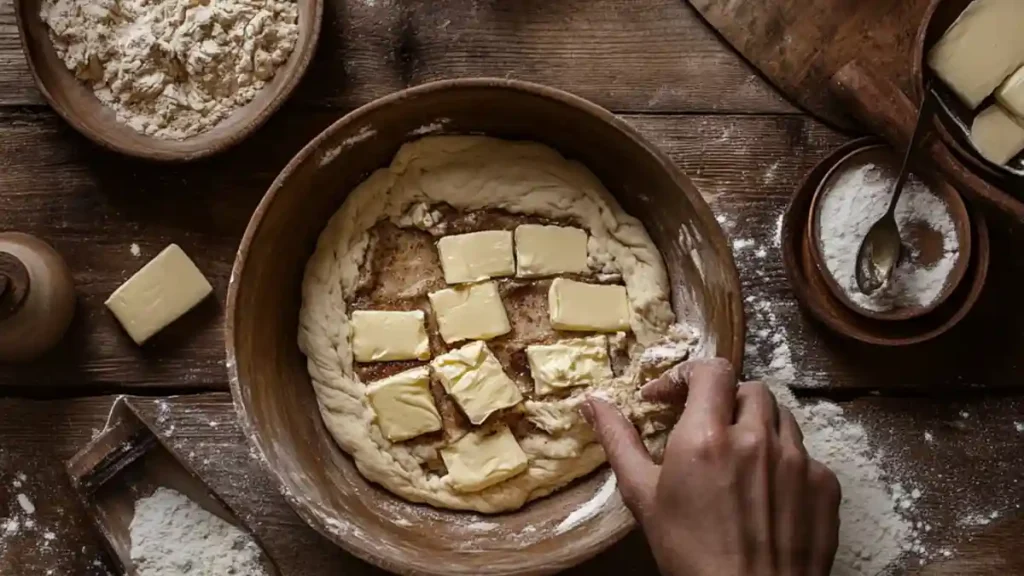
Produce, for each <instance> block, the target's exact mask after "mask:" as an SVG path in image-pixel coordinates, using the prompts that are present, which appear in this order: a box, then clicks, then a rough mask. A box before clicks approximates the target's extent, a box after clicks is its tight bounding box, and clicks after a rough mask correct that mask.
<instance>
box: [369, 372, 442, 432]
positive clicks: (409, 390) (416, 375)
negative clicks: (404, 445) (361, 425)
mask: <svg viewBox="0 0 1024 576" xmlns="http://www.w3.org/2000/svg"><path fill="white" fill-rule="evenodd" d="M366 397H367V399H368V400H369V401H370V406H372V407H373V411H374V412H375V413H376V414H377V425H378V426H380V429H381V432H383V433H384V436H386V437H387V439H388V440H390V441H392V442H401V441H403V440H408V439H410V438H415V437H416V436H419V435H420V434H426V433H427V432H436V431H438V430H440V429H441V415H440V414H438V412H437V407H436V406H434V396H433V395H432V394H431V393H430V368H428V367H427V366H420V367H419V368H413V369H412V370H406V371H405V372H400V373H398V374H395V375H394V376H391V377H389V378H385V379H383V380H378V381H377V382H374V383H373V384H370V385H369V386H367V387H366Z"/></svg>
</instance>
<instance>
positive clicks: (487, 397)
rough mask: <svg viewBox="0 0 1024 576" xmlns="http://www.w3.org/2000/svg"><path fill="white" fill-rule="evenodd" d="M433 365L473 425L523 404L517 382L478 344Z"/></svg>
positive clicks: (435, 361) (467, 345) (482, 345)
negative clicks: (502, 410) (495, 413)
mask: <svg viewBox="0 0 1024 576" xmlns="http://www.w3.org/2000/svg"><path fill="white" fill-rule="evenodd" d="M431 365H432V366H433V367H434V371H435V372H436V373H437V375H438V378H440V380H441V384H442V385H444V389H445V391H447V392H448V394H450V395H451V397H452V398H454V399H455V403H456V404H458V405H459V407H460V408H462V411H463V412H465V413H466V416H467V417H468V418H469V421H470V422H472V423H473V424H482V423H483V422H484V420H487V417H488V416H490V415H491V414H493V413H494V412H497V411H498V410H501V409H504V408H510V407H512V406H515V405H516V404H518V403H520V402H521V401H522V400H523V395H522V394H521V393H520V392H519V388H517V387H516V384H515V382H513V381H512V379H511V378H509V377H508V376H507V375H506V374H505V371H504V370H502V368H501V363H500V362H498V359H497V358H495V357H494V354H491V351H490V350H489V349H488V348H487V345H486V344H484V343H483V342H481V341H479V340H477V341H476V342H471V343H469V344H466V345H465V346H463V347H462V348H459V349H458V350H452V351H451V352H448V353H447V354H442V355H440V356H438V357H437V358H434V361H433V362H431Z"/></svg>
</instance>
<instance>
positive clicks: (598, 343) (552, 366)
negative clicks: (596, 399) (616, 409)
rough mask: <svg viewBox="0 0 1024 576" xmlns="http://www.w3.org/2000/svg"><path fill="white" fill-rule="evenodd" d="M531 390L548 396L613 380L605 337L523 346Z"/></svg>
mask: <svg viewBox="0 0 1024 576" xmlns="http://www.w3.org/2000/svg"><path fill="white" fill-rule="evenodd" d="M526 359H527V360H528V361H529V363H530V374H531V375H532V376H533V384H534V390H536V392H537V394H550V393H551V392H554V391H556V390H560V389H565V388H571V387H573V386H590V385H593V384H600V383H602V382H607V381H609V380H611V379H612V378H614V377H615V375H614V374H613V373H612V364H611V360H610V359H609V358H608V338H607V337H606V336H591V337H588V338H573V339H570V340H562V341H561V342H556V343H554V344H544V345H535V346H527V347H526Z"/></svg>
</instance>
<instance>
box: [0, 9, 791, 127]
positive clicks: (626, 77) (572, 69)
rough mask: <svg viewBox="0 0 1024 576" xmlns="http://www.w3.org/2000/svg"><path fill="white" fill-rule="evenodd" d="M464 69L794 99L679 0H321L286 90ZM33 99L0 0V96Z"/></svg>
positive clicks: (622, 104)
mask: <svg viewBox="0 0 1024 576" xmlns="http://www.w3.org/2000/svg"><path fill="white" fill-rule="evenodd" d="M469 76H499V77H510V78H519V79H523V80H530V81H533V82H540V83H542V84H549V85H551V86H556V87H558V88H563V89H565V90H568V91H570V92H575V93H577V94H579V95H581V96H583V97H585V98H589V99H592V100H593V101H595V102H597V103H599V104H601V105H603V106H605V107H608V108H610V109H612V110H615V111H621V112H624V111H636V112H644V111H658V112H670V111H671V112H706V111H716V112H736V111H742V112H747V113H749V112H791V111H793V108H792V106H791V105H790V104H788V103H787V102H786V101H785V100H784V99H783V98H782V97H780V96H779V95H778V94H777V93H776V92H775V91H774V90H773V89H772V88H771V87H770V86H769V85H768V84H767V83H766V82H764V81H763V80H762V79H761V78H760V77H759V76H758V75H757V74H756V73H755V72H754V71H753V70H752V69H751V68H750V67H749V66H747V65H746V63H745V62H744V61H743V60H742V59H741V58H739V57H738V56H737V55H736V54H735V53H733V52H732V51H731V50H730V49H729V48H728V47H727V46H726V45H725V44H724V43H723V42H721V41H720V40H719V39H718V38H716V37H715V35H714V33H713V32H712V31H710V30H709V29H708V28H707V27H706V26H705V25H704V23H703V22H702V21H701V19H700V17H699V16H697V14H696V13H695V12H693V10H691V9H690V7H689V6H687V5H685V3H683V2H680V1H679V0H659V1H657V2H643V3H638V2H633V1H630V0H566V1H560V2H529V3H523V2H493V1H480V0H447V1H445V2H386V1H378V2H363V1H359V0H328V2H327V3H326V7H325V12H324V20H323V30H322V33H321V41H320V46H319V50H318V54H317V56H316V59H315V60H314V62H313V65H312V66H311V67H310V69H309V72H308V74H307V77H306V80H305V81H304V82H303V84H302V85H301V88H300V90H299V92H298V94H297V95H296V99H297V100H298V101H300V102H303V103H306V104H316V105H320V106H332V107H340V108H344V109H350V108H354V107H356V106H359V105H362V104H365V103H367V102H369V101H370V100H373V99H374V98H378V97H380V96H384V95H385V94H388V93H390V92H393V91H395V90H399V89H401V88H405V87H408V86H412V85H415V84H421V83H423V82H428V81H431V80H439V79H442V78H460V77H469ZM43 103H45V102H44V100H43V99H42V96H41V95H40V94H39V92H38V91H37V90H36V89H35V87H34V84H33V82H32V78H31V75H30V74H29V71H28V67H27V65H26V63H25V61H24V58H23V56H22V53H21V45H20V43H19V40H18V32H17V27H16V25H15V21H14V14H13V8H12V3H11V0H0V105H13V106H22V105H30V104H43Z"/></svg>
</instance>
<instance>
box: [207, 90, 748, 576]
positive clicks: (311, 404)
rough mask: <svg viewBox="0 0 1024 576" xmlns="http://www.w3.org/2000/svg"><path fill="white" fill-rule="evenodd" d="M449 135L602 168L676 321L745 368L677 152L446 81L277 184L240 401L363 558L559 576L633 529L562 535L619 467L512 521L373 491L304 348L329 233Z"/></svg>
mask: <svg viewBox="0 0 1024 576" xmlns="http://www.w3.org/2000/svg"><path fill="white" fill-rule="evenodd" d="M441 126H443V129H442V130H441V131H443V132H447V133H455V134H467V133H473V134H486V135H490V136H495V137H500V138H507V139H526V140H532V141H537V142H542V143H544V144H547V145H549V146H552V147H553V148H555V149H556V150H558V151H560V152H561V153H562V154H564V155H565V156H566V157H568V158H572V159H575V160H578V161H580V162H582V163H583V164H584V165H585V166H587V167H589V168H590V169H591V170H593V171H594V173H595V174H596V175H597V176H598V177H599V178H600V179H601V180H602V181H603V182H604V184H605V185H606V186H607V188H608V189H609V190H610V191H611V192H612V193H613V194H614V195H615V197H616V199H617V200H618V202H619V203H620V204H621V205H622V207H623V208H624V209H625V210H626V211H627V212H629V213H630V214H632V215H633V216H636V217H637V218H639V219H640V220H641V221H642V222H643V223H644V224H645V225H646V227H647V230H648V232H649V233H650V235H651V237H652V238H653V239H654V242H655V243H656V244H657V246H658V248H659V250H660V251H661V253H662V255H663V256H664V258H665V263H666V267H667V269H668V272H669V275H670V277H671V280H672V283H671V285H672V290H673V304H674V306H675V308H676V310H681V311H684V315H685V316H687V317H689V319H690V320H691V321H692V322H695V323H696V326H698V327H699V328H700V329H701V330H703V331H704V333H705V334H706V338H704V339H703V346H702V349H701V351H700V352H699V353H698V354H700V355H709V356H710V355H717V356H722V357H725V358H728V359H730V360H732V361H733V362H734V363H735V364H737V366H738V365H739V363H740V361H741V360H742V356H743V338H744V335H743V332H744V330H743V305H742V300H741V297H740V284H739V278H738V275H737V272H736V268H735V265H734V263H733V259H732V251H731V250H730V247H729V243H728V241H727V240H726V238H725V235H724V234H723V232H722V230H721V229H720V228H719V226H718V225H717V222H716V221H715V218H714V216H713V214H712V212H711V210H710V209H709V208H708V206H707V204H706V203H705V202H704V200H703V199H702V197H701V195H700V193H699V192H697V189H696V188H695V187H694V186H693V184H692V183H691V182H690V181H689V180H688V179H687V178H686V176H685V175H684V174H683V173H682V172H681V171H680V170H679V169H678V168H677V167H676V166H675V165H674V164H673V163H672V161H671V160H670V159H669V158H668V157H667V156H666V155H665V154H664V153H662V152H660V151H659V150H658V149H657V148H655V147H654V146H652V145H651V144H650V143H648V142H647V141H645V140H644V139H643V138H642V137H641V136H640V135H639V134H638V133H637V132H636V131H635V130H634V129H633V128H631V127H630V126H629V125H628V124H626V123H625V122H624V121H622V120H620V119H618V118H616V117H615V116H614V115H613V114H611V113H610V112H608V111H607V110H604V109H603V108H600V107H598V106H596V105H594V104H591V103H589V102H587V101H585V100H582V99H580V98H577V97H575V96H572V95H570V94H567V93H565V92H562V91H559V90H555V89H552V88H547V87H543V86H538V85H535V84H527V83H524V82H517V81H511V80H500V79H466V80H447V81H442V82H435V83H431V84H426V85H423V86H419V87H416V88H412V89H409V90H404V91H402V92H399V93H397V94H393V95H390V96H387V97H385V98H383V99H380V100H377V101H375V102H372V103H370V104H368V105H366V106H364V107H362V108H359V109H358V110H356V111H354V112H352V113H351V114H349V115H347V116H345V117H344V118H342V119H341V120H339V121H338V122H336V123H334V124H333V125H332V126H331V127H329V128H328V129H327V130H325V131H324V132H323V133H322V134H320V135H319V136H317V137H316V138H315V139H314V140H313V141H312V142H310V144H309V145H307V146H306V147H305V148H304V149H303V150H302V151H301V152H299V153H298V155H297V156H296V157H295V158H294V159H293V160H292V161H291V162H290V163H289V164H288V166H287V167H285V169H284V170H283V171H282V172H281V174H280V175H279V176H278V178H277V180H276V181H275V182H274V183H273V185H272V186H271V188H270V190H269V191H268V192H267V194H266V195H265V196H264V198H263V200H262V202H261V203H260V205H259V206H258V207H257V209H256V211H255V213H254V215H253V217H252V220H251V221H250V223H249V227H248V228H247V229H246V232H245V235H244V237H243V239H242V243H241V246H240V248H239V251H238V256H237V258H236V260H235V265H234V269H233V271H232V275H231V282H230V284H229V287H228V300H227V320H226V347H227V366H228V373H229V377H230V380H231V392H232V394H233V396H234V399H235V406H236V408H237V410H238V413H239V420H240V422H241V424H242V427H243V429H244V431H245V433H246V435H247V436H248V438H249V439H250V440H251V441H252V443H253V444H254V445H255V446H256V448H257V449H258V452H259V453H260V454H261V455H262V461H263V462H264V464H265V466H266V467H267V469H268V471H269V473H270V475H271V476H272V477H273V478H274V480H275V481H276V482H277V484H278V486H279V487H280V489H281V491H282V493H283V494H284V496H285V498H286V499H287V501H288V502H289V503H290V504H291V505H292V507H293V508H295V510H296V512H297V513H298V514H299V516H301V517H302V518H303V519H304V520H305V521H306V522H308V523H309V524H310V525H311V526H313V527H314V528H315V529H316V530H318V531H319V532H320V533H322V534H323V535H324V536H326V537H327V538H329V539H330V540H332V541H333V542H335V543H336V544H338V545H339V546H341V547H343V548H345V549H346V550H348V551H350V552H351V553H353V554H355V555H356V556H358V557H360V558H362V559H364V560H367V561H369V562H372V563H373V564H376V565H378V566H380V567H382V568H384V569H386V570H390V571H392V572H397V573H400V574H416V575H423V574H439V575H440V574H444V575H452V576H454V575H466V576H483V575H498V574H502V575H510V574H551V573H554V572H558V571H560V570H564V569H566V568H568V567H570V566H573V565H575V564H577V563H579V562H581V561H583V560H585V559H587V558H590V557H592V556H594V555H596V554H597V553H598V552H600V551H601V550H603V549H605V548H607V547H608V546H610V545H611V544H612V543H614V542H616V541H617V540H619V539H620V538H621V537H622V536H624V535H625V534H626V533H627V532H629V531H630V530H631V529H632V528H633V527H634V521H633V517H632V516H631V515H630V513H629V511H628V510H627V509H626V507H625V506H624V505H623V504H622V501H621V499H620V498H619V496H618V494H617V493H615V494H613V495H612V497H611V498H610V499H609V500H608V502H607V504H606V505H605V506H603V507H602V508H601V509H600V510H599V511H598V512H597V513H596V514H594V516H592V517H590V518H588V519H586V520H583V521H581V522H580V523H579V524H578V525H575V526H573V527H571V528H570V529H562V530H559V529H558V526H559V524H560V523H561V522H563V521H564V520H565V519H566V518H567V516H568V515H569V514H571V513H572V512H573V511H574V510H578V509H579V507H580V506H581V505H583V504H585V503H587V502H589V501H591V499H592V498H593V497H594V495H595V494H596V493H597V492H598V491H599V489H600V488H601V487H602V486H603V485H604V483H605V482H606V481H608V477H609V474H610V473H609V472H608V471H607V469H602V470H601V471H599V472H597V473H595V474H592V475H590V476H589V477H587V478H584V479H581V480H580V481H578V482H575V483H573V484H572V485H571V486H569V487H567V488H565V489H563V490H559V491H558V492H556V493H555V494H553V495H551V496H549V497H546V498H543V499H540V500H537V501H535V502H532V503H530V504H528V505H527V506H525V507H524V508H522V509H520V510H518V511H516V512H513V513H508V514H501V515H496V516H486V517H485V516H481V515H478V514H471V513H463V512H456V511H451V510H441V509H435V508H431V507H429V506H423V505H417V504H412V503H409V502H407V501H405V500H402V499H400V498H398V497H396V496H394V495H392V494H391V493H390V492H387V491H385V490H383V489H381V488H379V487H377V486H376V485H374V484H371V483H369V482H367V481H366V480H365V479H364V478H363V477H362V476H361V475H360V474H359V471H358V470H357V469H356V467H355V465H354V464H353V462H352V459H351V458H350V457H349V456H348V455H347V454H345V453H344V452H343V451H342V450H341V449H340V448H339V447H338V446H337V445H336V444H335V442H334V441H333V439H332V438H331V436H330V434H329V433H328V431H327V429H326V428H325V426H324V424H323V421H322V420H321V418H320V413H319V411H318V408H317V401H316V397H315V396H314V392H313V387H312V385H311V384H310V379H309V375H308V372H307V368H306V358H305V357H304V356H303V355H302V353H301V352H300V351H299V347H298V345H297V344H296V337H297V336H296V335H297V334H298V319H299V304H300V300H301V283H302V277H303V270H304V267H305V265H306V261H307V259H308V258H309V257H310V255H311V254H312V253H313V249H314V247H315V244H316V240H317V237H318V236H319V235H320V232H321V231H322V230H323V228H324V226H325V225H326V223H327V220H328V219H329V218H330V216H331V215H332V214H333V213H334V212H335V211H336V210H337V209H338V208H339V207H340V206H341V204H342V201H343V200H344V199H345V197H346V195H347V194H348V193H349V191H351V190H352V189H353V188H354V187H355V186H356V185H358V184H359V183H360V182H362V181H363V180H364V179H365V178H366V177H367V176H368V175H369V174H370V173H371V171H373V170H375V169H377V168H380V167H383V166H386V165H388V164H389V163H390V161H391V159H392V157H393V156H394V155H395V153H396V152H397V151H398V148H399V147H400V146H401V145H402V144H403V143H404V142H406V141H410V140H415V139H417V138H419V137H420V135H421V134H423V133H424V131H425V130H427V129H432V128H431V127H441ZM474 525H475V526H477V528H476V529H474ZM480 525H483V526H485V527H486V528H485V529H483V530H481V529H479V526H480Z"/></svg>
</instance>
